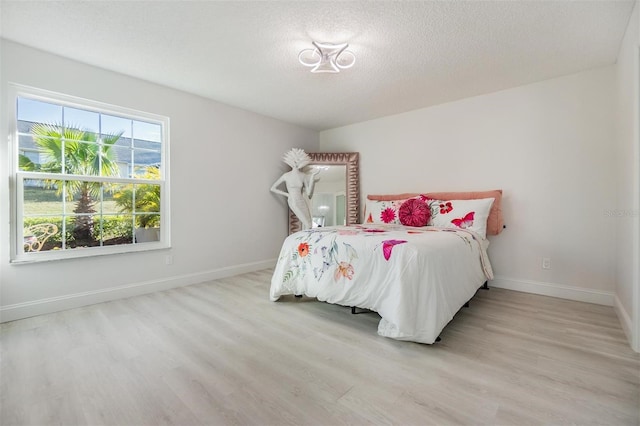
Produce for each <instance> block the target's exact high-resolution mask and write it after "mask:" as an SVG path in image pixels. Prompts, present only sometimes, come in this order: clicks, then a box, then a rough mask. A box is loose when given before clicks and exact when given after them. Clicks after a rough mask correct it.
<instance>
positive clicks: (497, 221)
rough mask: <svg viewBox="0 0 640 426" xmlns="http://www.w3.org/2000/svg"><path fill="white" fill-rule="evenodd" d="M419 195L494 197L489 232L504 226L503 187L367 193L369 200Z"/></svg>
mask: <svg viewBox="0 0 640 426" xmlns="http://www.w3.org/2000/svg"><path fill="white" fill-rule="evenodd" d="M418 195H425V196H427V197H429V198H433V199H435V200H476V199H480V198H494V199H495V200H494V202H493V205H492V206H491V211H490V212H489V218H488V219H487V234H489V235H498V234H499V233H500V232H502V229H503V228H504V218H503V217H502V189H495V190H492V191H469V192H421V193H404V194H389V195H387V194H385V195H367V198H368V199H369V200H380V201H390V200H404V199H407V198H411V197H416V196H418Z"/></svg>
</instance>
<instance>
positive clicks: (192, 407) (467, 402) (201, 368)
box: [0, 270, 640, 426]
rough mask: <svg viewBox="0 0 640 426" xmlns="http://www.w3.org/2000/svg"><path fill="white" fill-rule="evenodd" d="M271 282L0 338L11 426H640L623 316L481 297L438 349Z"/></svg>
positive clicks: (45, 323) (172, 294) (234, 284)
mask: <svg viewBox="0 0 640 426" xmlns="http://www.w3.org/2000/svg"><path fill="white" fill-rule="evenodd" d="M270 277H271V271H270V270H266V271H261V272H256V273H250V274H246V275H242V276H238V277H233V278H228V279H223V280H218V281H215V282H210V283H205V284H199V285H193V286H189V287H183V288H179V289H174V290H170V291H165V292H160V293H154V294H149V295H145V296H140V297H135V298H130V299H126V300H120V301H115V302H110V303H103V304H99V305H94V306H90V307H85V308H81V309H74V310H70V311H66V312H60V313H56V314H51V315H44V316H40V317H35V318H30V319H26V320H20V321H15V322H12V323H6V324H3V325H2V326H0V332H1V337H2V349H1V354H0V355H1V371H0V373H1V376H0V380H1V387H0V392H1V395H0V404H1V405H0V410H1V413H0V424H2V425H3V426H8V425H14V424H15V425H54V424H62V425H74V424H83V425H103V424H108V425H160V424H174V425H201V424H207V425H225V424H242V425H244V424H247V425H248V424H261V425H262V424H264V425H283V424H296V425H301V424H322V425H341V424H397V425H404V424H415V425H427V424H437V425H445V424H500V425H528V424H532V425H536V424H601V425H638V423H639V419H640V413H639V407H640V401H639V395H640V378H639V375H640V358H639V356H638V354H635V353H634V352H632V351H631V349H630V348H629V346H628V344H627V343H626V341H625V338H624V334H623V332H622V330H621V328H620V325H619V322H618V320H617V318H616V316H615V313H614V312H613V309H612V308H610V307H605V306H598V305H591V304H586V303H580V302H571V301H566V300H559V299H553V298H548V297H543V296H536V295H530V294H524V293H518V292H513V291H508V290H500V289H491V290H489V291H479V292H478V294H477V295H476V297H475V298H474V299H473V300H472V301H471V306H470V308H465V309H463V310H462V311H460V312H459V313H458V315H457V316H456V317H455V318H454V320H453V321H452V322H451V323H450V324H449V325H448V326H447V327H446V328H445V330H444V331H443V333H442V335H441V336H442V342H440V343H437V344H434V345H421V344H417V343H407V342H399V341H395V340H391V339H387V338H384V337H379V336H378V335H377V334H376V330H377V324H378V320H379V317H378V316H377V314H359V315H351V313H350V310H349V309H348V308H345V307H340V306H334V305H328V304H325V303H320V302H317V301H315V300H313V299H308V298H302V299H295V298H293V297H288V298H285V299H284V300H281V301H279V302H277V303H273V302H270V301H269V300H268V289H269V281H270Z"/></svg>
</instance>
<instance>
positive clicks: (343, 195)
mask: <svg viewBox="0 0 640 426" xmlns="http://www.w3.org/2000/svg"><path fill="white" fill-rule="evenodd" d="M309 157H311V163H310V164H309V165H308V166H307V167H315V168H319V169H320V173H319V175H318V176H319V178H320V180H319V181H318V182H317V183H316V184H315V189H314V191H313V197H312V198H311V203H312V207H311V211H312V216H313V219H314V220H313V221H314V227H315V226H332V225H343V224H344V225H353V224H356V223H358V221H359V217H360V169H359V168H360V162H359V154H358V153H357V152H310V153H309ZM300 229H301V223H300V221H299V220H298V218H297V217H296V215H294V214H293V212H291V210H289V234H292V233H294V232H297V231H300Z"/></svg>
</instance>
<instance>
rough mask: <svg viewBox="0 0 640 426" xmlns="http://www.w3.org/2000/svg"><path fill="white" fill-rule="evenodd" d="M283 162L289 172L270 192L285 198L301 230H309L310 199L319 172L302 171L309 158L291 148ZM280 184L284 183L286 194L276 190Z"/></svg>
mask: <svg viewBox="0 0 640 426" xmlns="http://www.w3.org/2000/svg"><path fill="white" fill-rule="evenodd" d="M283 160H284V162H285V163H287V164H288V165H289V166H290V167H291V171H288V172H286V173H285V174H283V175H282V176H280V178H278V180H277V181H275V183H274V184H273V185H271V191H272V192H275V193H276V194H280V195H284V196H285V197H287V202H288V203H289V208H290V209H291V211H292V212H293V214H295V215H296V216H297V217H298V219H300V222H302V229H311V228H312V227H313V222H312V220H311V197H312V196H313V187H314V186H315V183H316V182H317V181H318V180H320V179H319V178H317V177H316V175H317V174H318V173H320V171H319V170H316V171H314V172H311V173H308V172H305V171H304V170H303V169H304V168H305V167H306V166H307V165H309V163H310V162H311V158H310V157H309V155H308V154H307V153H306V152H304V150H302V149H299V148H292V149H291V150H290V151H289V152H287V153H286V154H285V155H284V157H283ZM282 182H284V183H285V185H286V187H287V192H285V191H282V190H280V189H278V186H280V184H281V183H282Z"/></svg>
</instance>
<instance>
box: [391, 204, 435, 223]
mask: <svg viewBox="0 0 640 426" xmlns="http://www.w3.org/2000/svg"><path fill="white" fill-rule="evenodd" d="M398 217H399V218H400V223H402V224H403V225H405V226H427V223H428V222H429V219H430V218H431V209H430V208H429V206H428V205H427V203H426V202H425V200H423V199H422V198H420V197H417V198H410V199H408V200H407V201H405V202H404V203H402V205H401V206H400V209H398Z"/></svg>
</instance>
